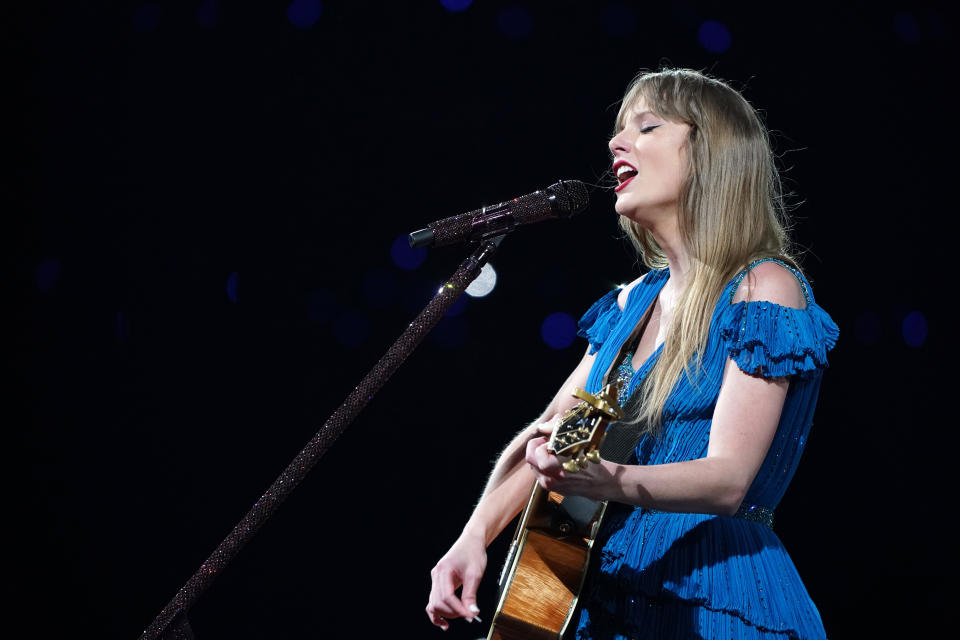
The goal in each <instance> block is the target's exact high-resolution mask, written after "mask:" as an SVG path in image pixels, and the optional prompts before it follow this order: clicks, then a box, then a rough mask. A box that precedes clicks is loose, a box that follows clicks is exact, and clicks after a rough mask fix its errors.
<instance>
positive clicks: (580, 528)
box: [487, 385, 623, 640]
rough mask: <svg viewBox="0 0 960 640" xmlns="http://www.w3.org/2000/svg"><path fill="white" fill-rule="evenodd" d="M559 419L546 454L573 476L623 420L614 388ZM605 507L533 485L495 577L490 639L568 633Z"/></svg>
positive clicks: (554, 638)
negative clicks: (559, 458)
mask: <svg viewBox="0 0 960 640" xmlns="http://www.w3.org/2000/svg"><path fill="white" fill-rule="evenodd" d="M575 395H576V396H577V397H580V398H581V399H582V400H583V401H582V402H581V403H580V404H579V405H577V406H576V407H574V408H573V409H571V410H570V411H569V412H568V413H567V414H566V415H565V416H564V417H563V418H561V420H560V422H559V424H558V425H557V428H556V429H555V430H554V432H553V435H552V436H551V438H550V442H549V443H548V445H547V448H548V449H549V450H550V451H552V452H554V453H556V454H557V455H568V456H571V457H572V459H571V460H569V461H567V462H565V463H564V468H565V469H566V470H567V471H569V472H575V471H577V470H579V469H580V468H583V467H584V466H585V465H586V464H588V461H592V462H596V461H598V460H599V457H598V455H597V454H596V450H597V448H598V447H599V445H600V442H601V441H602V439H603V435H604V432H605V430H606V425H607V423H608V422H609V421H610V420H611V419H614V418H617V419H619V418H621V417H622V416H623V413H622V412H621V411H620V407H619V406H618V405H617V404H616V401H615V400H614V398H615V397H616V387H615V386H609V385H608V386H607V387H606V388H605V389H604V390H603V391H602V392H601V393H599V394H597V395H592V394H589V393H586V392H584V391H581V390H579V389H578V390H577V391H576V392H575ZM606 506H607V504H606V502H598V501H595V500H589V499H587V498H582V497H579V496H562V495H560V494H559V493H556V492H553V491H549V492H548V491H545V490H543V489H541V488H540V485H538V484H534V486H533V490H532V491H531V493H530V499H529V500H528V501H527V506H526V508H525V509H524V511H523V514H522V515H521V517H520V524H519V525H518V526H517V532H516V534H515V535H514V537H513V542H512V544H511V545H510V552H509V554H508V555H507V561H506V563H505V564H504V567H503V572H502V573H501V574H500V598H499V601H498V604H497V610H496V612H495V613H494V617H493V621H492V623H491V625H490V633H489V634H488V635H487V639H488V640H559V639H560V638H562V637H563V634H564V633H565V632H566V629H567V626H568V625H569V623H570V620H571V618H572V617H573V613H574V610H575V609H576V606H577V601H578V599H579V595H580V589H581V588H582V586H583V581H584V578H585V577H586V574H587V567H588V565H589V562H590V551H591V549H592V548H593V541H594V539H595V538H596V535H597V531H599V529H600V521H601V519H602V518H603V514H604V511H605V510H606Z"/></svg>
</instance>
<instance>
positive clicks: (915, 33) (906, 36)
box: [893, 11, 920, 44]
mask: <svg viewBox="0 0 960 640" xmlns="http://www.w3.org/2000/svg"><path fill="white" fill-rule="evenodd" d="M893 30H894V31H896V32H897V35H898V36H900V39H901V40H903V41H904V42H909V43H910V44H913V43H914V42H917V41H919V40H920V25H919V24H918V23H917V20H916V18H914V17H913V15H912V14H911V13H909V12H907V11H900V12H899V13H897V14H896V15H895V16H893Z"/></svg>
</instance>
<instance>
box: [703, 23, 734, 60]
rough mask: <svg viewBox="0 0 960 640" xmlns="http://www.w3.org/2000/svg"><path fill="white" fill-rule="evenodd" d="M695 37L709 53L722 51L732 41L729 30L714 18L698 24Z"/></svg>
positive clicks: (727, 47) (728, 46)
mask: <svg viewBox="0 0 960 640" xmlns="http://www.w3.org/2000/svg"><path fill="white" fill-rule="evenodd" d="M697 38H698V39H699V40H700V44H701V45H702V46H703V48H704V49H706V50H707V51H709V52H710V53H723V52H724V51H726V50H727V49H729V48H730V43H731V42H732V41H733V38H732V36H731V35H730V31H729V30H728V29H727V28H726V27H725V26H724V25H723V24H721V23H719V22H717V21H716V20H707V21H706V22H704V23H703V24H701V25H700V29H699V30H698V31H697Z"/></svg>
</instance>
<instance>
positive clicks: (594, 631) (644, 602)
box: [577, 261, 839, 640]
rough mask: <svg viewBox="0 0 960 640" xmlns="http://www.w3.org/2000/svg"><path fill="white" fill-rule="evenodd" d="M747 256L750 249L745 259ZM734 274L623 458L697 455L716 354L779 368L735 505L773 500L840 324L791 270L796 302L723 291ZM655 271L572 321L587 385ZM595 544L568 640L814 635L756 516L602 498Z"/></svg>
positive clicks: (595, 379)
mask: <svg viewBox="0 0 960 640" xmlns="http://www.w3.org/2000/svg"><path fill="white" fill-rule="evenodd" d="M756 264H759V261H758V262H757V263H754V264H752V265H750V267H749V268H753V267H754V266H755V265H756ZM783 266H784V267H786V268H789V267H787V265H783ZM748 270H749V269H748ZM791 271H793V270H792V269H791ZM745 273H746V270H745V271H744V272H743V273H741V274H740V275H738V277H737V278H735V279H734V280H732V281H731V282H730V283H729V284H728V285H727V287H726V289H725V290H724V292H723V295H721V298H720V301H719V302H718V303H717V307H716V309H715V311H714V314H713V318H712V321H711V325H710V334H709V337H708V340H707V345H706V347H705V350H704V354H703V359H702V365H701V367H700V369H699V370H695V371H696V372H695V374H694V375H695V380H690V379H687V377H686V376H684V377H681V379H680V380H679V381H678V382H677V384H676V385H675V387H674V389H673V391H672V392H671V394H670V397H669V398H668V400H667V403H666V406H665V408H664V416H663V418H664V420H663V424H662V427H661V430H660V433H659V434H658V435H657V436H656V437H651V436H645V437H644V438H643V439H641V441H640V442H639V444H638V445H637V448H636V463H637V464H665V463H669V462H681V461H684V460H695V459H698V458H702V457H704V456H706V452H707V445H708V443H709V438H710V426H711V423H712V416H713V410H714V407H715V406H716V401H717V396H718V395H719V392H720V384H721V383H722V381H723V371H724V367H725V366H726V363H727V361H728V359H731V358H732V359H733V360H734V361H735V362H736V363H737V366H739V367H740V369H742V370H743V371H745V372H747V373H750V374H752V375H762V376H768V377H769V376H790V377H791V380H790V387H789V390H788V392H787V398H786V400H785V403H784V407H783V411H782V413H781V418H780V424H779V426H778V428H777V432H776V435H775V436H774V440H773V443H772V444H771V446H770V451H769V452H768V454H767V457H766V459H765V460H764V463H763V465H762V466H761V468H760V471H759V472H758V473H757V477H756V478H755V480H754V482H753V485H752V486H751V487H750V490H749V491H748V492H747V496H746V498H745V499H744V504H749V505H757V506H760V507H765V508H767V509H771V510H772V509H774V508H775V507H776V506H777V504H778V503H779V502H780V499H781V498H782V497H783V495H784V493H785V492H786V489H787V487H788V486H789V484H790V480H791V479H792V478H793V474H794V472H795V471H796V468H797V464H798V463H799V461H800V456H801V454H802V452H803V448H804V446H805V444H806V440H807V437H808V435H809V431H810V425H811V423H812V419H813V410H814V406H815V405H816V400H817V395H818V393H819V388H820V379H821V375H822V372H823V370H824V369H825V368H826V367H827V364H828V363H827V353H828V352H829V351H830V349H832V348H833V346H834V345H835V344H836V341H837V337H838V334H839V330H838V329H837V326H836V324H835V323H834V322H833V320H831V318H830V316H829V315H828V314H827V313H826V312H825V311H824V310H823V309H822V308H820V306H819V305H817V304H816V301H815V300H814V298H813V294H812V292H811V289H810V285H809V283H808V282H807V281H806V279H805V278H804V277H803V276H802V275H801V274H800V273H798V272H796V271H794V273H795V275H796V276H797V278H798V280H799V281H800V283H801V285H802V287H803V290H804V295H805V297H806V302H807V306H806V308H804V309H793V308H789V307H784V306H781V305H777V304H775V303H772V302H766V301H759V302H751V301H748V302H738V303H733V302H732V298H733V296H734V294H735V292H736V289H737V286H738V285H739V283H740V281H741V279H742V277H743V275H744V274H745ZM668 277H669V272H668V270H659V271H651V272H650V273H648V274H647V275H646V277H644V279H643V280H642V281H641V282H640V283H639V284H637V285H636V286H635V287H634V288H633V290H632V291H631V292H630V294H629V296H628V299H627V302H626V305H625V308H624V309H623V310H622V311H621V310H620V308H619V307H618V306H617V295H618V293H619V291H618V290H615V291H611V292H609V293H607V294H606V295H605V296H603V297H602V298H601V299H600V300H598V301H597V302H596V303H595V304H594V305H593V306H591V307H590V309H589V310H588V311H587V312H586V313H585V314H584V316H583V318H582V319H581V321H580V331H579V334H580V335H581V336H582V337H585V338H587V340H588V341H589V342H590V349H591V352H592V353H597V357H596V359H595V362H594V364H593V368H592V370H591V372H590V374H589V376H588V380H587V385H586V386H587V390H588V391H590V392H596V391H598V390H599V389H600V387H601V385H602V382H603V376H604V374H605V373H606V371H607V370H608V369H609V367H610V365H611V363H612V361H613V358H615V357H616V355H617V353H618V352H619V350H620V346H621V345H622V344H623V341H624V340H625V339H626V338H627V337H628V336H629V335H630V333H631V332H632V331H633V328H634V327H635V326H636V324H637V322H639V320H640V318H641V317H642V316H643V314H644V313H645V312H646V310H647V308H648V307H649V306H650V305H651V304H652V303H653V301H654V300H655V299H656V296H657V294H658V293H659V292H660V289H661V288H662V287H663V285H664V283H665V282H666V281H667V278H668ZM659 353H660V348H659V347H658V348H657V350H656V351H654V353H653V354H651V356H650V357H649V358H648V359H647V361H646V362H644V363H643V364H642V365H641V366H640V368H639V369H638V370H637V372H636V374H635V375H634V376H633V379H632V380H631V382H630V389H631V391H632V390H634V389H635V388H636V386H637V385H639V384H640V383H641V382H642V380H643V378H644V377H645V376H646V374H647V373H648V372H649V370H650V367H652V366H653V363H654V362H655V361H656V358H657V357H658V356H659ZM597 546H598V547H599V553H595V558H594V560H593V561H592V566H591V572H590V575H589V576H588V581H587V585H586V587H585V589H584V593H583V595H582V602H583V609H582V611H581V617H580V623H579V627H578V630H577V637H578V638H579V639H581V640H588V639H595V640H607V639H619V638H677V639H680V638H684V639H686V638H705V639H706V638H709V639H712V638H733V639H734V640H746V639H755V638H798V639H799V638H825V637H826V634H825V632H824V629H823V624H822V622H821V620H820V615H819V613H818V611H817V609H816V606H815V605H814V604H813V602H812V601H811V600H810V597H809V595H808V594H807V591H806V588H805V587H804V586H803V582H802V580H801V579H800V576H799V574H798V573H797V570H796V568H795V567H794V565H793V562H792V561H791V560H790V556H789V555H788V554H787V552H786V550H785V549H784V547H783V544H782V543H781V542H780V540H779V538H777V536H776V534H775V533H774V532H773V530H772V529H771V528H770V527H768V526H766V525H764V524H762V523H758V522H752V521H748V520H744V519H740V518H734V517H723V516H714V515H709V514H699V513H666V512H661V511H651V510H648V509H642V508H639V507H630V506H626V505H613V504H612V505H611V506H610V508H609V509H608V515H607V517H606V518H605V519H604V522H603V526H602V529H601V532H600V535H599V537H598V540H597Z"/></svg>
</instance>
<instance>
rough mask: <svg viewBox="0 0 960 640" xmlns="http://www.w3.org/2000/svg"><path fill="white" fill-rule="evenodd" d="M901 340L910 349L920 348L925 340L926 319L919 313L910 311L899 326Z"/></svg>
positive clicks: (926, 330)
mask: <svg viewBox="0 0 960 640" xmlns="http://www.w3.org/2000/svg"><path fill="white" fill-rule="evenodd" d="M901 330H902V332H903V340H904V342H906V343H907V344H908V345H910V346H911V347H921V346H923V343H924V342H926V340H927V332H928V329H927V318H926V316H924V315H923V313H922V312H920V311H911V312H910V313H908V314H907V317H906V318H904V319H903V325H901Z"/></svg>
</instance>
